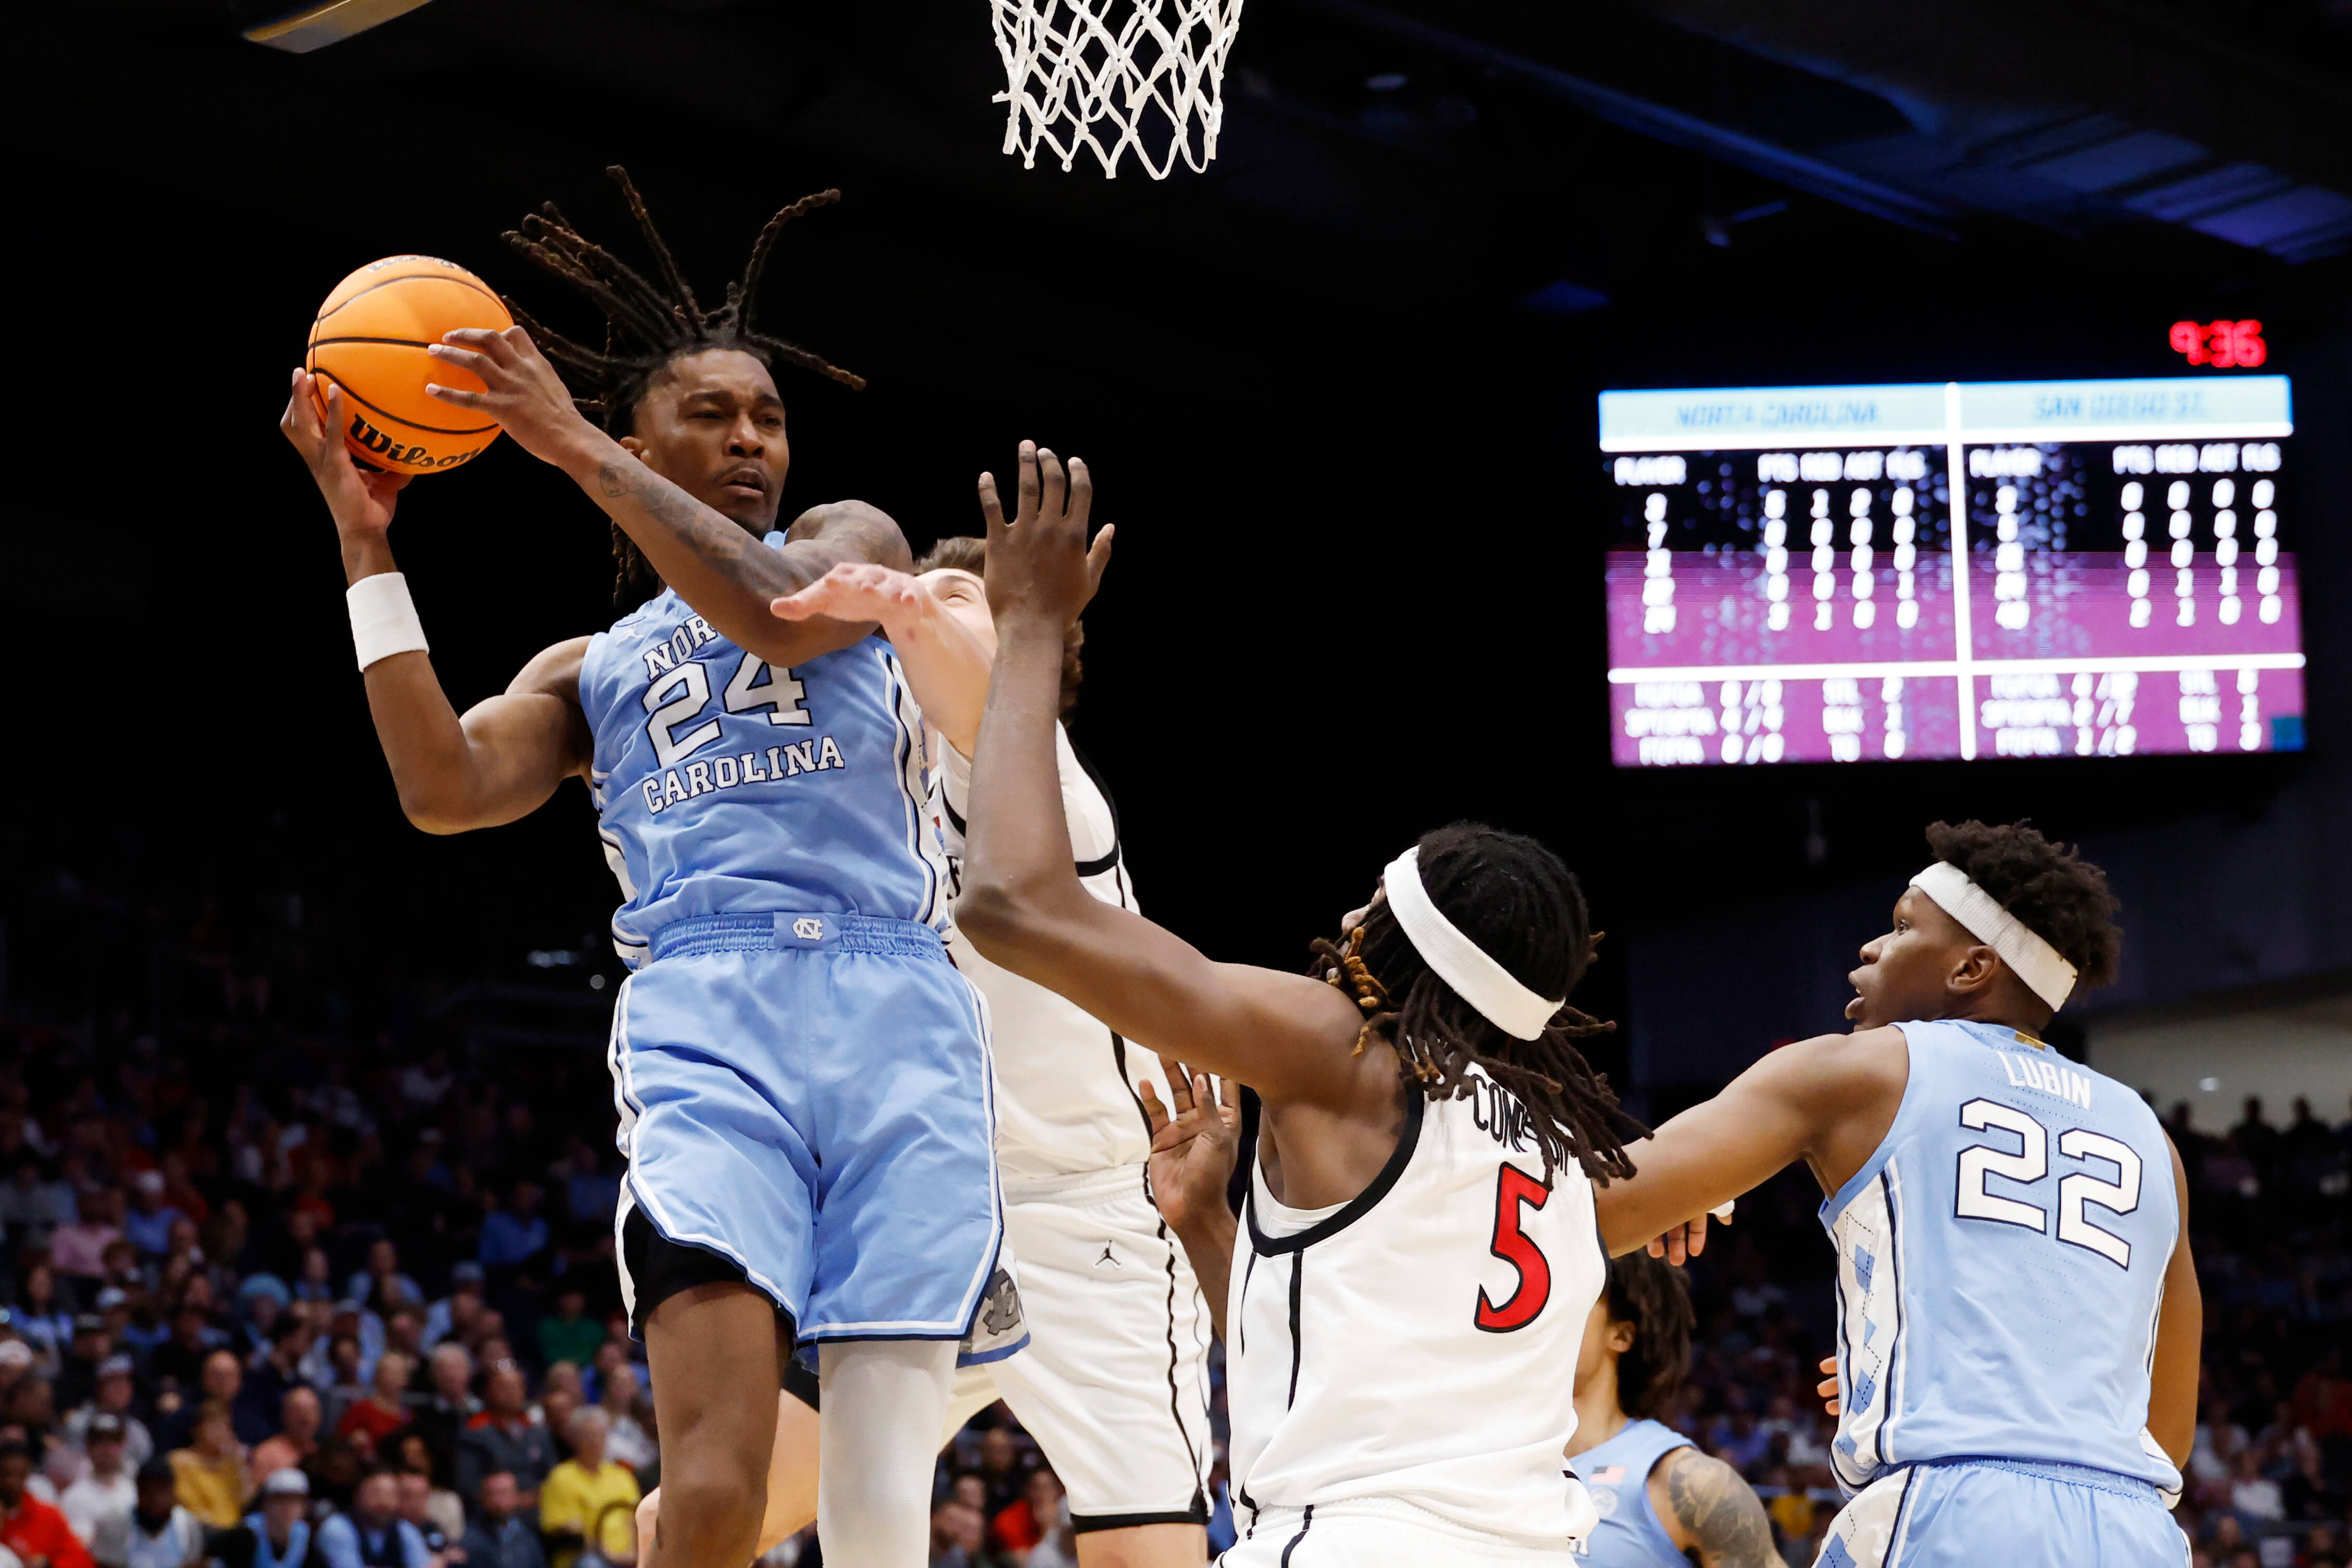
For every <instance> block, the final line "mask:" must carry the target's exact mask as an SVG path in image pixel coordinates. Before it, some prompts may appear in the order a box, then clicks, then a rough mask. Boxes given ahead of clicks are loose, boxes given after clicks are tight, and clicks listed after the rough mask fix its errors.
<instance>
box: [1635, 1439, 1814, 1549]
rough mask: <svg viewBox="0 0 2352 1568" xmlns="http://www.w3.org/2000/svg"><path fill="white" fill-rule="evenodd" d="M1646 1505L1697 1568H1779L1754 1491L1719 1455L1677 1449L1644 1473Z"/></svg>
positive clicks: (1769, 1524) (1769, 1534) (1770, 1531)
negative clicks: (1647, 1486) (1647, 1491)
mask: <svg viewBox="0 0 2352 1568" xmlns="http://www.w3.org/2000/svg"><path fill="white" fill-rule="evenodd" d="M1650 1506H1651V1507H1652V1508H1653V1509H1654V1510H1656V1512H1657V1515H1658V1520H1659V1522H1660V1523H1662V1524H1664V1526H1665V1527H1666V1534H1667V1536H1668V1537H1669V1538H1670V1539H1672V1540H1673V1542H1674V1543H1675V1545H1676V1546H1678V1547H1680V1548H1681V1549H1682V1550H1683V1551H1685V1552H1697V1553H1698V1561H1699V1568H1781V1565H1780V1553H1779V1552H1776V1551H1774V1550H1773V1548H1772V1521H1770V1520H1769V1519H1767V1518H1766V1517H1765V1516H1764V1505H1763V1503H1762V1502H1760V1501H1759V1500H1757V1496H1756V1490H1755V1489H1754V1488H1753V1487H1750V1486H1749V1485H1748V1483H1747V1482H1746V1481H1744V1480H1742V1479H1740V1478H1739V1472H1738V1470H1735V1469H1733V1468H1731V1467H1730V1466H1729V1465H1727V1464H1725V1463H1724V1462H1723V1461H1722V1460H1721V1459H1717V1458H1711V1457H1710V1456H1708V1455H1706V1454H1702V1453H1700V1452H1699V1451H1698V1450H1697V1449H1696V1448H1677V1449H1675V1451H1674V1452H1673V1453H1671V1454H1668V1455H1667V1456H1666V1457H1665V1458H1663V1459H1661V1460H1659V1461H1658V1465H1657V1468H1655V1469H1654V1470H1652V1471H1651V1472H1650Z"/></svg>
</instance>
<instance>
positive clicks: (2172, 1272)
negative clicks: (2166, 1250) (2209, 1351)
mask: <svg viewBox="0 0 2352 1568" xmlns="http://www.w3.org/2000/svg"><path fill="white" fill-rule="evenodd" d="M2164 1147H2165V1152H2167V1153H2168V1154H2170V1155H2171V1156H2172V1190H2173V1191H2174V1192H2175V1193H2176V1194H2179V1205H2180V1210H2179V1212H2180V1237H2179V1240H2177V1241H2175V1242H2174V1243H2173V1244H2172V1258H2171V1259H2170V1261H2168V1262H2167V1263H2166V1264H2165V1266H2164V1307H2163V1310H2161V1311H2160V1312H2159V1313H2158V1315H2157V1320H2156V1360H2155V1363H2153V1364H2152V1365H2151V1366H2150V1367H2149V1368H2148V1389H2147V1432H2148V1436H2151V1437H2154V1438H2155V1439H2156V1441H2157V1446H2158V1447H2161V1448H2162V1449H2163V1450H2164V1452H2165V1457H2166V1458H2169V1459H2170V1460H2171V1461H2172V1462H2173V1463H2174V1464H2175V1465H2177V1466H2180V1467H2182V1468H2186V1467H2187V1466H2188V1463H2189V1447H2190V1446H2191V1445H2192V1444H2194V1443H2195V1442H2196V1440H2197V1374H2198V1366H2199V1362H2198V1356H2199V1352H2200V1350H2201V1349H2202V1348H2203V1345H2204V1342H2205V1297H2204V1293H2203V1292H2202V1291H2201V1290H2200V1289H2198V1285H2197V1260H2196V1259H2195V1258H2192V1257H2190V1256H2189V1173H2188V1172H2186V1171H2184V1170H2183V1169H2182V1168H2181V1165H2180V1151H2179V1149H2176V1148H2174V1147H2173V1144H2172V1139H2171V1137H2170V1136H2169V1135H2168V1136H2167V1137H2166V1138H2165V1141H2164Z"/></svg>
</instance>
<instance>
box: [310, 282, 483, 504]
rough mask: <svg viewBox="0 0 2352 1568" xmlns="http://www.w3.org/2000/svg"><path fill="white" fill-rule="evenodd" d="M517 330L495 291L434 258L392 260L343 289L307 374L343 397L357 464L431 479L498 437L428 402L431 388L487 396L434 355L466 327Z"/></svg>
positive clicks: (328, 305) (330, 305)
mask: <svg viewBox="0 0 2352 1568" xmlns="http://www.w3.org/2000/svg"><path fill="white" fill-rule="evenodd" d="M512 325H514V318H513V317H512V316H510V315H509V314H508V313H507V308H506V306H505V305H504V304H502V303H501V302H500V301H499V297H498V295H497V294H495V293H493V292H491V290H490V288H489V285H488V284H486V283H484V282H483V281H482V280H481V279H478V278H477V277H475V276H474V275H473V274H472V273H470V272H468V271H467V270H466V269H465V268H462V267H459V266H457V264H456V263H455V262H449V261H443V260H441V259H439V258H436V257H431V256H387V257H385V258H383V260H381V261H371V262H369V263H368V264H367V265H366V266H365V267H362V268H360V269H359V270H358V271H357V272H354V273H352V275H351V276H350V277H348V278H346V279H343V280H342V281H341V283H338V284H336V285H335V289H334V292H333V293H331V294H329V295H328V296H327V299H326V302H325V303H324V304H322V305H320V307H319V316H318V320H316V321H313V322H311V323H310V353H309V355H308V357H307V358H306V359H305V360H304V362H303V368H304V369H306V370H308V371H309V372H310V374H312V375H313V376H315V377H318V378H319V382H320V384H316V385H314V387H313V395H314V396H316V397H317V398H318V399H319V400H320V415H321V416H323V415H324V414H325V413H326V404H325V398H326V387H325V385H324V384H323V383H326V382H332V383H334V384H336V385H338V386H340V387H341V388H342V389H343V411H344V415H345V416H346V418H347V420H348V421H349V422H348V424H347V425H346V426H344V430H343V443H344V445H346V446H348V447H350V448H351V450H352V457H353V458H357V459H358V460H359V461H360V462H362V463H364V464H366V465H368V466H370V467H372V468H383V469H387V470H389V471H391V472H394V473H403V474H431V473H438V472H440V471H441V470H442V469H444V468H457V467H458V466H459V465H460V464H463V463H466V462H467V461H469V460H471V459H472V458H474V457H475V456H476V455H478V453H479V452H480V451H481V450H482V448H483V447H488V445H489V444H490V443H491V442H493V441H495V440H497V439H498V438H499V427H498V426H497V424H496V423H495V422H493V421H491V420H490V419H488V418H486V417H483V416H478V415H474V414H470V413H468V412H467V410H465V409H462V408H456V407H453V406H451V405H448V404H446V403H442V402H439V401H437V400H436V399H435V398H433V397H430V396H428V395H426V394H425V384H426V383H427V382H437V383H439V384H441V385H443V386H452V387H462V388H464V389H465V390H467V391H468V392H479V391H481V390H482V384H481V382H480V380H479V379H478V378H477V377H476V376H474V375H473V374H470V373H468V372H467V371H464V370H460V369H458V368H457V366H456V365H454V364H451V363H446V361H442V360H436V359H435V358H434V357H433V356H432V355H431V354H429V353H425V350H426V348H427V347H429V346H430V345H432V344H434V343H437V342H440V341H441V338H442V335H443V334H444V333H446V332H450V331H456V330H457V328H459V327H488V328H489V329H491V330H492V331H504V330H505V329H507V328H508V327H510V326H512Z"/></svg>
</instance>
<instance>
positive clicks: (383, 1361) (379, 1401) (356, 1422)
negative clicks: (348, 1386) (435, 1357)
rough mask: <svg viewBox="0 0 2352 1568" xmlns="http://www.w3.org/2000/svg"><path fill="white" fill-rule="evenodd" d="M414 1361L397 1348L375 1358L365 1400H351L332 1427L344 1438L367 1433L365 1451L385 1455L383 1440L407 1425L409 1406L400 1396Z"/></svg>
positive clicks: (406, 1383)
mask: <svg viewBox="0 0 2352 1568" xmlns="http://www.w3.org/2000/svg"><path fill="white" fill-rule="evenodd" d="M414 1364H415V1363H412V1362H410V1361H409V1359H408V1358H407V1357H406V1356H404V1355H403V1354H401V1353H400V1352H398V1351H386V1352H383V1354H382V1355H381V1356H378V1357H377V1358H376V1363H375V1377H374V1379H373V1387H372V1388H371V1389H370V1391H369V1394H368V1396H367V1397H366V1398H365V1399H354V1400H352V1403H351V1406H350V1408H348V1409H346V1410H345V1411H344V1412H343V1416H342V1419H341V1420H340V1421H338V1422H336V1423H335V1430H336V1431H338V1432H340V1433H341V1434H342V1435H343V1436H346V1437H351V1438H354V1439H356V1438H358V1437H359V1436H361V1435H362V1433H364V1434H365V1435H366V1438H367V1443H368V1451H369V1452H370V1453H372V1454H386V1455H388V1454H389V1453H390V1452H391V1449H390V1448H389V1447H386V1445H385V1443H384V1439H385V1438H387V1437H389V1436H392V1435H393V1434H394V1432H397V1431H399V1430H400V1429H401V1428H402V1427H404V1426H407V1425H408V1405H407V1404H406V1403H405V1402H404V1399H403V1398H402V1395H403V1394H404V1393H405V1392H406V1390H407V1388H408V1374H409V1373H410V1371H411V1370H412V1369H413V1367H414Z"/></svg>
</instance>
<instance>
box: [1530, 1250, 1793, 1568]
mask: <svg viewBox="0 0 2352 1568" xmlns="http://www.w3.org/2000/svg"><path fill="white" fill-rule="evenodd" d="M1691 1326H1692V1319H1691V1305H1690V1294H1689V1292H1688V1290H1687V1289H1686V1288H1685V1286H1684V1284H1683V1277H1682V1272H1681V1271H1680V1270H1679V1269H1676V1268H1672V1267H1670V1266H1669V1265H1667V1264H1665V1263H1664V1262H1662V1261H1660V1260H1659V1259H1657V1258H1652V1257H1649V1256H1648V1255H1647V1254H1645V1253H1642V1252H1633V1253H1628V1254H1627V1255H1625V1256H1624V1257H1622V1258H1613V1259H1612V1260H1611V1262H1610V1265H1609V1283H1608V1286H1607V1288H1606V1289H1603V1290H1602V1291H1601V1299H1600V1300H1597V1301H1595V1302H1593V1303H1592V1312H1591V1316H1590V1317H1589V1318H1587V1319H1586V1320H1585V1325H1584V1343H1583V1345H1582V1347H1581V1348H1580V1351H1579V1352H1578V1355H1577V1358H1576V1436H1574V1437H1572V1438H1570V1440H1569V1445H1568V1460H1569V1464H1570V1467H1571V1468H1574V1469H1575V1471H1576V1473H1577V1474H1578V1475H1579V1476H1580V1477H1581V1478H1582V1479H1583V1481H1584V1489H1585V1490H1586V1491H1588V1492H1590V1493H1591V1496H1592V1506H1593V1508H1594V1509H1595V1510H1597V1511H1598V1512H1599V1513H1600V1515H1601V1522H1600V1523H1598V1524H1596V1525H1594V1526H1593V1528H1592V1534H1591V1537H1590V1538H1589V1539H1588V1541H1587V1542H1586V1543H1585V1550H1584V1556H1583V1557H1582V1558H1581V1559H1580V1568H1685V1565H1686V1564H1687V1563H1690V1562H1691V1561H1692V1560H1693V1559H1694V1558H1696V1560H1697V1562H1698V1563H1699V1568H1780V1554H1779V1553H1778V1552H1775V1551H1774V1550H1773V1547H1772V1525H1771V1521H1769V1520H1767V1519H1766V1518H1765V1517H1764V1505H1763V1504H1762V1503H1760V1502H1759V1501H1757V1500H1756V1493H1755V1492H1754V1491H1753V1490H1752V1489H1750V1488H1749V1487H1748V1483H1747V1482H1746V1481H1744V1480H1742V1479H1740V1478H1739V1472H1738V1470H1735V1469H1733V1468H1731V1467H1730V1466H1729V1465H1727V1464H1726V1463H1724V1462H1723V1461H1722V1460H1721V1459H1718V1458H1713V1457H1712V1456H1710V1455H1706V1454H1702V1453H1700V1452H1699V1451H1698V1449H1697V1447H1696V1446H1695V1445H1694V1444H1693V1443H1692V1442H1691V1440H1690V1439H1689V1438H1688V1437H1685V1436H1683V1435H1682V1434H1681V1433H1680V1432H1677V1431H1675V1429H1674V1428H1673V1427H1671V1426H1666V1425H1665V1424H1664V1423H1663V1422H1661V1421H1659V1420H1657V1419H1656V1413H1657V1412H1658V1411H1659V1410H1660V1409H1662V1408H1664V1405H1665V1404H1666V1402H1667V1401H1668V1400H1669V1399H1671V1398H1673V1397H1674V1394H1675V1390H1676V1389H1678V1388H1680V1387H1681V1386H1682V1382H1683V1379H1684V1377H1685V1375H1687V1374H1688V1373H1689V1371H1690V1334H1691Z"/></svg>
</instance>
